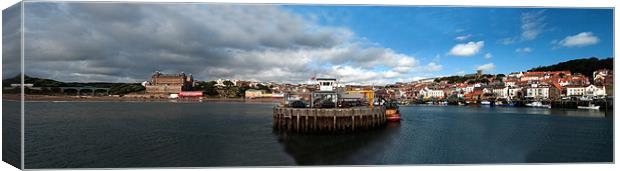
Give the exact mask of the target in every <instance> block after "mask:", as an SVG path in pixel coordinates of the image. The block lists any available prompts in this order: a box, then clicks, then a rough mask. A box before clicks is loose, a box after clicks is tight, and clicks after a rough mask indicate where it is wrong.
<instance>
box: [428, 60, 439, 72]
mask: <svg viewBox="0 0 620 171" xmlns="http://www.w3.org/2000/svg"><path fill="white" fill-rule="evenodd" d="M425 69H426V70H427V71H440V70H441V69H443V66H441V65H439V64H436V63H435V62H431V63H428V65H426V67H425Z"/></svg>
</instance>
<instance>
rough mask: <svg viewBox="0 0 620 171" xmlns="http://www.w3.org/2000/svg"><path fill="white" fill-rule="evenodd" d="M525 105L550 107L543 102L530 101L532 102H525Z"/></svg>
mask: <svg viewBox="0 0 620 171" xmlns="http://www.w3.org/2000/svg"><path fill="white" fill-rule="evenodd" d="M525 106H528V107H539V108H549V109H550V108H551V105H545V104H542V102H532V103H528V104H525Z"/></svg>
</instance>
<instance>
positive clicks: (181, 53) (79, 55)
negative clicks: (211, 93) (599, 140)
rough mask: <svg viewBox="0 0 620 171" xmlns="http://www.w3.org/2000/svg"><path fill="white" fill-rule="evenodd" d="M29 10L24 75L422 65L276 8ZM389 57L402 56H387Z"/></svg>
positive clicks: (139, 76) (88, 76) (288, 72)
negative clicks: (388, 60)
mask: <svg viewBox="0 0 620 171" xmlns="http://www.w3.org/2000/svg"><path fill="white" fill-rule="evenodd" d="M26 8H27V10H26V11H27V14H26V25H25V26H26V30H27V31H26V49H25V50H26V52H27V54H25V60H26V61H25V62H26V67H27V71H26V73H27V74H31V75H35V76H41V77H49V78H53V79H58V80H63V81H112V82H134V81H142V80H146V79H148V78H149V76H150V74H152V73H153V72H154V71H162V72H168V73H177V72H186V73H192V74H194V75H195V76H196V77H197V78H198V79H203V80H204V79H216V78H235V79H256V80H262V81H268V80H279V81H301V80H304V79H306V78H308V77H310V74H311V73H316V72H321V73H330V71H317V70H318V69H320V68H321V67H322V66H323V65H326V64H329V65H353V66H352V67H359V68H363V69H366V70H368V71H370V70H371V69H372V68H373V67H375V66H379V65H386V66H388V67H395V68H401V69H402V68H405V69H404V70H403V72H406V71H408V68H411V67H413V65H415V64H416V63H415V59H413V57H409V56H405V55H402V54H397V53H395V52H392V51H391V50H390V49H385V48H379V47H373V48H365V47H360V46H357V43H355V42H351V40H352V38H351V37H352V36H353V33H351V32H350V31H349V30H347V29H344V28H335V27H325V26H319V25H317V24H315V23H313V22H310V21H308V20H305V19H304V18H303V17H302V16H299V15H295V14H293V13H290V12H288V11H286V10H283V9H281V8H279V7H277V6H268V5H234V6H230V5H219V4H218V5H215V4H213V5H212V4H209V5H205V4H134V3H126V4H125V3H118V4H116V3H29V4H28V5H27V6H26ZM402 58H405V59H402ZM385 59H391V60H393V61H394V62H391V63H390V62H388V63H381V61H385ZM403 60H404V61H405V63H404V65H406V66H401V65H402V64H400V63H402V62H403ZM317 63H318V64H317ZM313 64H315V65H313ZM316 65H318V66H316ZM323 68H324V67H323ZM370 79H372V78H370Z"/></svg>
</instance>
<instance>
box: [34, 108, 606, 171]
mask: <svg viewBox="0 0 620 171" xmlns="http://www.w3.org/2000/svg"><path fill="white" fill-rule="evenodd" d="M272 107H273V105H266V104H241V103H237V104H226V103H153V102H151V103H127V102H63V103H52V102H29V103H26V107H25V112H26V116H25V119H26V130H25V138H26V139H25V153H26V156H25V166H26V168H66V167H69V168H73V167H92V168H108V167H211V166H291V165H379V164H466V163H531V162H533V163H553V162H611V161H613V139H612V138H613V137H612V136H613V122H612V119H611V118H610V117H609V115H611V114H609V115H608V117H605V113H603V112H599V111H588V110H576V109H575V110H572V109H535V108H503V107H497V108H476V107H464V106H402V107H401V113H402V118H403V120H402V122H401V123H396V124H389V125H387V126H386V128H384V129H379V130H375V131H369V132H363V133H356V134H341V135H298V134H288V135H287V134H281V133H274V132H273V131H272V118H271V109H272Z"/></svg>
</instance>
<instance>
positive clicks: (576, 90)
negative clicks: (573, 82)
mask: <svg viewBox="0 0 620 171" xmlns="http://www.w3.org/2000/svg"><path fill="white" fill-rule="evenodd" d="M585 91H586V88H585V87H583V86H567V87H566V96H583V95H584V93H585Z"/></svg>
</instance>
